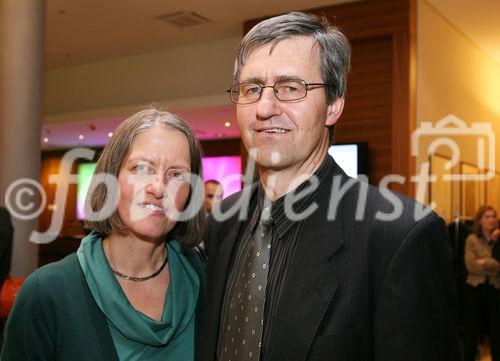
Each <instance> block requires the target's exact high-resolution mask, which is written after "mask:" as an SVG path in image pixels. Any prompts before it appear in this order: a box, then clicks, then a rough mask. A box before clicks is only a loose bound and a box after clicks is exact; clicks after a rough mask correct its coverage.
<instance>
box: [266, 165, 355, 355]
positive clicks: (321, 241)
mask: <svg viewBox="0 0 500 361" xmlns="http://www.w3.org/2000/svg"><path fill="white" fill-rule="evenodd" d="M336 168H338V166H336V165H335V167H333V169H334V171H333V172H332V171H329V172H328V174H326V175H325V178H326V179H327V180H328V181H325V182H322V184H321V185H320V188H319V189H318V196H317V197H316V202H317V203H318V205H319V207H318V210H317V211H316V213H314V214H313V215H312V216H311V217H309V218H308V219H307V220H306V223H305V224H304V228H303V231H302V234H301V236H300V239H299V240H298V244H297V248H296V251H295V256H294V259H293V262H292V264H291V265H290V272H289V274H288V275H287V281H286V282H285V284H284V286H283V287H284V288H283V292H282V294H281V296H280V301H279V304H278V306H277V309H276V314H275V318H274V319H273V326H272V328H271V330H270V333H269V337H270V340H272V342H271V345H270V348H269V350H268V352H267V354H266V355H265V357H264V359H265V361H282V360H288V361H295V360H297V361H298V360H305V359H306V358H307V354H308V352H309V349H310V347H311V345H312V342H313V340H314V337H315V335H316V333H317V330H318V328H319V326H320V324H321V321H322V320H323V318H324V316H325V314H326V312H327V310H328V307H329V306H330V304H331V303H332V300H333V299H334V296H335V293H336V291H337V288H338V286H339V282H338V280H337V277H336V275H335V272H334V267H333V261H332V259H333V258H334V257H333V256H334V255H335V253H337V252H338V251H339V250H340V249H341V248H342V246H343V245H344V242H345V240H344V226H343V223H344V220H343V217H342V215H343V212H342V204H343V203H344V202H343V201H340V203H339V209H338V213H337V214H338V215H339V216H337V217H335V219H334V220H331V221H328V222H327V211H328V205H329V202H330V192H331V187H330V186H331V182H330V179H333V176H334V175H335V174H334V173H337V171H336Z"/></svg>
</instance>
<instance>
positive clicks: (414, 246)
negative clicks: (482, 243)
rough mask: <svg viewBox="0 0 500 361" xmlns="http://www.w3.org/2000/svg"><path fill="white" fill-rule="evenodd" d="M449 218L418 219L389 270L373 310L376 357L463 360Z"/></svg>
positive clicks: (408, 360)
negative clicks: (449, 238) (459, 336)
mask: <svg viewBox="0 0 500 361" xmlns="http://www.w3.org/2000/svg"><path fill="white" fill-rule="evenodd" d="M448 245H449V243H448V234H447V231H446V228H445V226H444V222H443V221H442V220H441V219H440V218H438V217H437V216H435V215H430V216H427V217H425V218H424V219H422V220H420V221H419V222H417V223H416V225H415V226H414V227H413V229H412V230H411V231H410V232H409V233H408V234H407V236H406V237H405V239H404V240H403V242H402V243H401V245H400V246H399V248H398V249H397V250H396V252H395V254H394V255H393V257H392V259H391V261H390V263H389V266H388V268H387V270H386V272H385V275H384V278H383V283H382V288H381V290H380V293H379V295H378V299H377V302H376V305H375V313H374V323H373V327H374V359H375V360H377V361H400V360H405V361H448V360H449V361H452V360H453V361H455V360H457V361H458V360H460V359H461V357H460V347H459V339H458V332H457V328H458V321H457V320H458V305H457V297H456V289H455V279H454V276H453V269H452V260H451V259H452V257H451V250H450V249H449V247H448Z"/></svg>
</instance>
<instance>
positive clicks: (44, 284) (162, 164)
mask: <svg viewBox="0 0 500 361" xmlns="http://www.w3.org/2000/svg"><path fill="white" fill-rule="evenodd" d="M103 173H104V174H107V175H111V176H113V177H112V178H113V179H114V180H117V182H115V184H116V185H117V186H116V187H114V189H113V187H112V188H111V189H108V188H107V187H106V185H105V184H103V183H102V182H100V180H102V179H103V178H102V177H101V176H102V174H103ZM100 175H101V176H100ZM191 175H195V176H200V175H201V152H200V145H199V143H198V141H197V139H196V138H195V135H194V133H193V131H192V130H191V128H190V127H189V126H188V125H187V124H186V122H184V121H183V120H182V119H180V118H178V117H176V116H174V115H172V114H170V113H167V112H161V111H158V110H155V109H147V110H144V111H141V112H139V113H137V114H135V115H133V116H132V117H130V118H129V119H127V120H125V121H124V122H123V123H122V124H121V125H120V126H119V127H118V129H117V130H116V131H115V132H114V135H113V137H112V138H111V139H110V141H109V143H108V144H107V145H106V147H105V148H104V151H103V153H102V155H101V156H100V158H99V160H98V162H97V165H96V170H95V173H94V176H93V180H92V182H93V183H91V187H90V189H91V191H89V194H88V199H87V204H88V205H89V206H90V210H91V213H92V217H93V218H92V220H91V221H87V222H86V226H87V227H88V228H90V229H92V232H91V233H90V234H89V235H88V236H87V237H85V238H84V239H83V240H82V242H81V245H80V248H79V249H78V251H77V253H74V254H71V255H69V256H68V257H66V258H65V259H63V260H62V261H59V262H56V263H53V264H50V265H47V266H45V267H42V268H40V269H39V270H37V271H35V272H34V273H33V274H32V275H31V276H29V277H28V279H27V280H26V281H25V283H24V285H23V287H22V288H21V291H20V292H19V294H18V296H17V298H16V301H15V305H14V307H13V310H12V314H11V315H10V317H9V320H8V322H7V327H6V335H5V341H4V348H3V351H2V356H1V360H2V361H7V360H8V361H19V360H23V361H27V360H57V361H59V360H65V361H66V360H67V361H79V360H82V361H83V360H93V361H99V360H103V361H104V360H106V361H118V360H120V361H125V360H127V361H128V360H130V361H132V360H148V361H160V360H161V361H166V360H183V361H184V360H185V361H192V360H194V359H195V335H196V328H197V321H198V317H197V316H198V309H199V307H200V303H201V301H202V300H201V296H202V294H203V289H202V288H203V277H204V269H203V264H202V261H201V259H200V258H199V257H198V254H197V253H196V252H195V251H194V249H193V247H194V246H196V245H197V244H198V242H199V241H200V239H201V234H202V230H203V229H202V228H203V224H204V221H205V215H204V211H203V207H202V203H203V183H202V182H201V181H200V182H198V183H197V184H196V185H195V186H192V185H191V184H190V180H191V178H196V177H191ZM96 176H97V177H96ZM191 183H192V182H191ZM113 197H115V198H113ZM110 199H111V200H112V199H115V200H117V202H115V204H114V206H113V208H112V209H111V210H109V209H108V207H109V203H107V202H109V200H110ZM116 203H117V206H116ZM188 206H189V208H191V209H193V210H194V211H193V212H192V217H190V218H188V219H187V218H186V220H184V221H177V219H179V218H178V216H179V214H180V213H181V212H182V211H183V210H186V208H188ZM108 211H109V212H108ZM87 212H89V209H88V210H87ZM99 212H101V213H99ZM103 212H104V213H106V212H108V213H107V214H110V216H109V217H108V218H105V219H98V218H99V217H96V215H99V214H101V215H102V214H103ZM87 214H89V213H87ZM100 218H102V217H100Z"/></svg>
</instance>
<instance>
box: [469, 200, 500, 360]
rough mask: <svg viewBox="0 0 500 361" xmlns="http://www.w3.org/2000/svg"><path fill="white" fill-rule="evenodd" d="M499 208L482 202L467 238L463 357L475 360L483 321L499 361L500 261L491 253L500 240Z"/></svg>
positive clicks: (495, 357)
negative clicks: (484, 204) (497, 210)
mask: <svg viewBox="0 0 500 361" xmlns="http://www.w3.org/2000/svg"><path fill="white" fill-rule="evenodd" d="M499 235H500V230H499V229H498V218H497V212H496V211H495V209H494V208H493V207H491V206H482V207H480V208H479V209H478V210H477V213H476V217H475V218H474V233H473V234H471V235H469V236H468V237H467V240H466V241H465V265H466V267H467V271H468V276H467V280H466V284H465V293H464V324H465V325H466V327H467V330H466V333H465V345H464V361H474V360H475V359H476V353H477V348H478V342H479V336H480V333H481V329H482V327H481V325H482V324H483V321H485V322H486V326H487V327H486V330H487V334H488V338H489V343H490V347H491V355H492V359H493V361H500V304H499V293H500V262H498V261H497V260H495V259H494V258H493V257H492V248H493V244H494V243H495V242H498V238H499Z"/></svg>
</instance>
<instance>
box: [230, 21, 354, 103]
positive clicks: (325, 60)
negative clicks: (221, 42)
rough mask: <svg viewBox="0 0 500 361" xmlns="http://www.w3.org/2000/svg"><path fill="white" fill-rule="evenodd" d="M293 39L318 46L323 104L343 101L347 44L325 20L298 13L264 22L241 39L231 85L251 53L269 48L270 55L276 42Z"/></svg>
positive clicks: (346, 67) (348, 58)
mask: <svg viewBox="0 0 500 361" xmlns="http://www.w3.org/2000/svg"><path fill="white" fill-rule="evenodd" d="M294 36H310V37H312V38H313V39H314V41H315V43H316V44H317V45H318V47H319V51H320V59H321V74H322V76H323V82H324V83H325V84H327V85H326V86H325V92H326V99H327V101H328V102H331V101H332V100H334V99H337V98H339V97H343V96H344V95H345V92H346V88H347V75H348V73H349V67H350V61H351V46H350V44H349V41H348V40H347V38H346V37H345V35H344V34H343V33H342V32H340V30H339V29H338V28H337V27H335V26H331V25H330V24H329V23H328V20H326V18H320V17H317V16H315V15H311V14H306V13H302V12H292V13H289V14H286V15H281V16H276V17H273V18H270V19H267V20H264V21H262V22H260V23H258V24H257V25H255V26H254V27H253V28H252V29H251V30H250V31H249V32H248V33H247V34H246V35H245V37H244V38H243V40H242V41H241V43H240V45H239V46H238V49H237V56H236V61H235V64H234V81H235V83H238V82H239V78H240V73H241V68H242V66H243V65H244V64H245V61H246V59H247V57H248V55H249V54H250V53H251V52H252V51H253V50H255V49H257V48H259V47H261V46H263V45H267V44H271V45H272V46H271V52H272V51H273V49H274V47H275V46H276V45H277V44H278V43H279V42H280V41H282V40H284V39H288V38H291V37H294ZM304 80H306V81H310V80H309V79H304Z"/></svg>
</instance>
